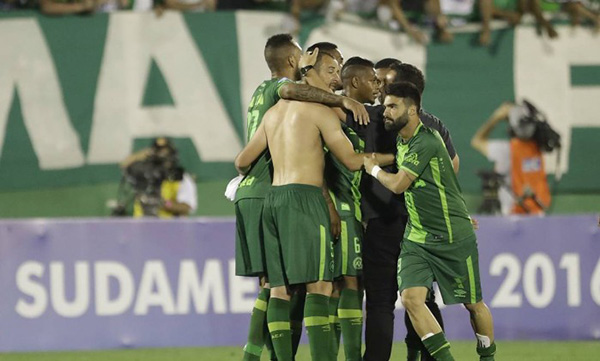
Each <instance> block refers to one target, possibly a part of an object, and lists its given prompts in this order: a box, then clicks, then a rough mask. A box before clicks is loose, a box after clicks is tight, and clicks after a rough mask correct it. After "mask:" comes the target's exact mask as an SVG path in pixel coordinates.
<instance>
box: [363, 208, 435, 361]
mask: <svg viewBox="0 0 600 361" xmlns="http://www.w3.org/2000/svg"><path fill="white" fill-rule="evenodd" d="M407 220H408V218H407V216H404V215H400V216H399V217H392V218H375V219H371V220H370V221H369V225H368V227H367V230H366V232H365V237H364V242H363V250H362V251H363V282H364V286H365V293H366V296H367V304H366V319H365V323H366V324H365V347H366V348H365V354H364V357H363V360H364V361H388V360H389V359H390V355H391V353H392V340H393V337H394V308H395V303H396V300H397V299H398V281H397V265H398V256H399V255H400V245H401V243H402V237H403V235H404V229H405V227H406V222H407ZM427 306H428V307H429V309H430V310H431V312H432V313H433V315H434V316H435V318H436V319H437V320H438V322H439V323H440V325H442V327H443V322H442V315H441V313H440V309H439V307H438V306H437V304H436V303H435V302H434V301H433V300H431V301H429V302H427ZM405 323H406V325H407V331H408V333H407V336H406V344H407V346H408V347H411V348H421V350H424V351H425V352H422V355H423V357H422V360H434V359H433V357H431V355H429V354H428V353H427V351H426V350H425V349H424V347H423V344H422V342H421V339H420V337H419V336H418V335H417V333H416V332H415V329H414V327H413V326H412V324H411V322H410V319H409V318H408V315H407V314H406V315H405Z"/></svg>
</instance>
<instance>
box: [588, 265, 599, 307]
mask: <svg viewBox="0 0 600 361" xmlns="http://www.w3.org/2000/svg"><path fill="white" fill-rule="evenodd" d="M590 290H591V293H592V299H593V300H594V302H595V303H596V304H597V305H598V306H600V259H598V263H597V264H596V268H594V272H593V273H592V279H591V280H590Z"/></svg>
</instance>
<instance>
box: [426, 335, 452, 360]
mask: <svg viewBox="0 0 600 361" xmlns="http://www.w3.org/2000/svg"><path fill="white" fill-rule="evenodd" d="M423 345H425V348H426V349H427V351H429V353H430V354H431V356H433V358H434V359H436V360H438V361H454V357H452V354H451V353H450V343H448V340H446V336H445V335H444V333H443V332H440V333H436V334H435V335H433V336H430V337H428V338H426V339H424V340H423Z"/></svg>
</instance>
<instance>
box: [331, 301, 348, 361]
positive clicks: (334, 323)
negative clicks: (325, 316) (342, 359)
mask: <svg viewBox="0 0 600 361" xmlns="http://www.w3.org/2000/svg"><path fill="white" fill-rule="evenodd" d="M339 302H340V299H339V298H338V297H330V298H329V327H330V328H331V345H330V346H329V359H330V360H337V358H338V353H339V350H340V337H341V334H342V329H341V327H340V321H339V319H338V314H337V311H338V303H339ZM344 342H346V340H345V339H344Z"/></svg>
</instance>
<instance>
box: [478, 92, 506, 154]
mask: <svg viewBox="0 0 600 361" xmlns="http://www.w3.org/2000/svg"><path fill="white" fill-rule="evenodd" d="M512 107H513V104H511V103H503V104H502V105H501V106H500V107H499V108H498V109H496V110H495V111H494V113H493V114H492V116H491V117H490V118H489V119H488V120H487V121H486V122H485V123H484V124H483V125H482V126H481V127H480V128H479V129H477V132H475V135H473V138H471V147H473V148H474V149H475V150H477V151H478V152H479V153H481V154H483V155H484V156H486V157H487V156H488V154H487V153H488V151H487V149H488V146H487V145H488V139H489V138H490V134H491V133H492V130H494V128H495V127H496V125H498V123H500V122H501V121H502V120H505V119H507V118H508V115H509V113H510V109H511V108H512Z"/></svg>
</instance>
